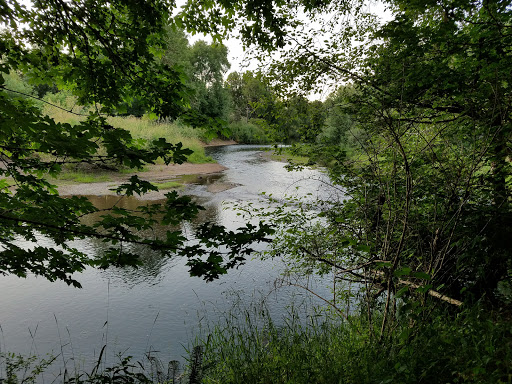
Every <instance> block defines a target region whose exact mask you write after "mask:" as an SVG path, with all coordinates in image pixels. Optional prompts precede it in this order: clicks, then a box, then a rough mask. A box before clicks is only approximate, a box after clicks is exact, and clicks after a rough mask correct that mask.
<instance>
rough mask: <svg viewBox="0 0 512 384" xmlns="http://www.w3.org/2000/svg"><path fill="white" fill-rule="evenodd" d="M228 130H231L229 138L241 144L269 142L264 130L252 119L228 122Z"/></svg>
mask: <svg viewBox="0 0 512 384" xmlns="http://www.w3.org/2000/svg"><path fill="white" fill-rule="evenodd" d="M229 130H230V131H231V137H230V139H233V140H235V141H237V142H238V143H241V144H269V143H270V142H271V140H270V138H269V137H268V135H267V134H266V132H265V130H264V129H263V128H262V127H261V126H260V125H258V124H255V123H254V122H252V121H248V122H244V121H235V122H233V123H231V124H229Z"/></svg>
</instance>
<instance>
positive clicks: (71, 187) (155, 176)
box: [52, 139, 237, 200]
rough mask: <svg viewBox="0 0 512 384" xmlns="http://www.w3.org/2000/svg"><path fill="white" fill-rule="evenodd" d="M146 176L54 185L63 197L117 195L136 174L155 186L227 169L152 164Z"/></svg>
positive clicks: (212, 165) (149, 197) (215, 143)
mask: <svg viewBox="0 0 512 384" xmlns="http://www.w3.org/2000/svg"><path fill="white" fill-rule="evenodd" d="M233 144H237V143H236V142H235V141H225V140H219V139H214V140H212V141H211V142H210V143H208V144H205V146H206V147H212V146H221V145H233ZM145 168H146V170H145V171H144V172H135V173H132V174H130V173H127V174H125V173H112V174H110V175H109V178H110V180H109V181H105V182H97V183H73V182H66V181H52V182H54V183H55V184H57V187H58V191H59V194H60V195H62V196H72V195H96V196H103V195H115V192H114V191H113V190H112V189H115V188H116V187H118V186H119V185H120V184H122V183H124V182H126V181H127V180H129V179H130V177H131V176H132V175H134V174H137V175H138V176H139V178H140V179H142V180H146V181H150V182H154V183H163V182H167V181H174V180H176V179H177V178H179V177H180V176H184V175H197V176H198V177H201V176H204V175H212V174H218V173H221V172H223V171H224V170H226V169H227V168H226V167H225V166H223V165H220V164H217V163H205V164H191V163H184V164H170V165H158V164H150V165H148V166H146V167H145ZM234 186H235V185H231V184H229V185H228V183H218V185H215V184H213V185H211V186H208V190H211V192H219V191H222V190H226V189H229V188H233V187H234ZM168 191H169V190H161V191H158V192H150V193H147V194H145V195H143V196H141V198H142V199H145V200H153V199H159V198H163V197H164V194H165V193H167V192H168Z"/></svg>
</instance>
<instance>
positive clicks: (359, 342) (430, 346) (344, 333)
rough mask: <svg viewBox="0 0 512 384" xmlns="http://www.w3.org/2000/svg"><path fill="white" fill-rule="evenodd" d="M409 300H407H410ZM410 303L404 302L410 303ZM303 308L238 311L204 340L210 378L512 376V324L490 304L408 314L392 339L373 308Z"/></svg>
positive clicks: (486, 379) (482, 379) (444, 379)
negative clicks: (375, 326) (341, 312)
mask: <svg viewBox="0 0 512 384" xmlns="http://www.w3.org/2000/svg"><path fill="white" fill-rule="evenodd" d="M404 304H405V303H404ZM404 307H405V305H402V306H401V308H404ZM300 310H302V311H304V310H305V309H303V308H295V309H294V310H293V312H291V313H289V314H288V315H287V316H286V318H285V319H281V321H282V322H284V324H283V325H277V324H276V323H275V322H274V321H273V320H272V318H271V317H270V316H269V314H268V313H266V312H265V310H262V309H261V308H257V309H256V308H250V309H245V310H244V311H241V312H236V313H231V314H230V316H228V317H226V320H225V321H224V322H223V323H221V324H218V325H217V326H216V327H215V328H214V329H212V330H209V332H210V334H209V336H208V338H205V340H204V348H205V354H204V360H203V365H204V367H205V369H204V375H203V381H202V382H203V383H297V384H300V383H304V384H308V383H329V384H331V383H347V384H348V383H368V384H370V383H411V384H416V383H462V382H464V383H489V384H491V383H508V382H510V380H511V375H512V370H511V367H510V364H509V362H510V359H511V358H512V355H511V353H512V352H511V351H512V349H511V348H510V342H508V343H506V342H504V340H510V336H511V330H510V327H509V326H508V324H507V319H505V318H501V317H500V316H499V315H496V314H489V313H488V312H487V311H485V310H484V309H482V308H475V309H473V310H471V311H462V312H461V313H459V314H457V315H455V316H454V315H453V314H449V313H446V312H443V311H442V310H441V311H440V310H434V312H433V313H431V314H429V316H428V317H429V319H430V321H428V322H419V323H417V324H414V326H413V325H412V324H410V323H407V322H404V323H402V324H400V325H398V328H397V329H396V332H394V333H393V334H392V335H390V338H387V339H386V340H385V341H384V342H379V341H377V340H376V339H374V338H372V337H371V334H370V333H369V330H368V324H367V323H366V322H365V320H364V317H365V316H358V315H352V316H350V317H349V319H348V320H347V321H340V318H339V317H338V316H334V317H333V315H332V314H331V315H328V314H326V313H324V314H320V313H317V314H313V315H312V316H311V317H309V318H308V320H307V322H305V321H304V320H303V319H301V316H299V314H298V313H299V311H300Z"/></svg>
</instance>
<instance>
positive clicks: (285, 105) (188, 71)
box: [6, 25, 353, 145]
mask: <svg viewBox="0 0 512 384" xmlns="http://www.w3.org/2000/svg"><path fill="white" fill-rule="evenodd" d="M165 33H166V34H165V44H166V46H165V48H164V49H162V50H161V51H159V52H158V53H157V54H156V60H158V61H159V62H160V63H162V64H164V65H167V66H169V67H174V66H178V67H180V68H181V69H183V79H182V80H183V82H184V83H185V84H186V85H187V86H188V87H189V89H188V92H189V94H190V103H191V107H192V108H193V109H194V110H196V111H197V112H198V113H199V114H201V115H202V116H203V118H205V119H210V120H209V121H217V122H218V124H219V127H221V128H219V131H218V132H217V133H218V134H219V135H220V137H221V138H225V139H233V140H235V141H237V142H239V143H242V144H270V143H285V144H292V143H298V142H306V143H314V142H320V141H323V142H325V141H326V140H327V141H329V142H332V143H337V144H344V145H346V144H348V143H349V142H350V141H351V140H353V138H352V139H351V138H350V137H349V136H350V135H348V134H346V133H348V132H346V131H347V129H348V127H349V118H348V116H347V115H346V114H345V113H343V112H340V110H339V108H338V107H337V104H340V103H342V102H343V100H342V96H341V90H338V91H337V92H333V93H332V94H331V95H329V96H328V98H327V99H326V100H325V101H320V100H316V101H310V100H309V99H308V98H306V97H305V96H304V95H301V94H295V95H289V96H286V95H285V96H283V95H282V94H280V92H279V91H278V89H276V87H274V86H273V85H272V83H271V79H270V78H269V77H268V76H265V75H264V74H263V73H261V72H259V71H249V70H248V71H244V72H241V73H239V72H230V71H229V69H230V66H231V65H230V63H229V60H228V48H227V47H226V46H225V45H223V44H222V43H207V42H205V41H203V40H197V41H196V42H194V43H193V44H191V43H190V42H189V38H188V36H187V34H186V32H185V31H184V30H183V29H179V28H177V27H176V26H175V25H171V26H168V27H166V32H165ZM29 79H30V74H27V73H23V72H21V71H18V72H12V73H10V74H9V75H8V76H7V77H6V86H7V87H8V88H9V89H10V90H12V91H18V92H20V93H19V94H18V95H25V96H27V97H28V98H29V99H30V98H32V97H36V98H38V99H42V100H44V101H45V102H47V103H50V104H55V105H57V106H60V107H66V108H68V107H75V108H76V107H77V104H76V100H71V101H70V100H69V99H72V93H71V92H70V91H69V90H68V89H66V88H63V87H60V88H59V87H58V86H57V84H55V83H41V84H36V85H33V84H31V83H30V80H29ZM342 88H343V87H342ZM32 101H33V102H34V103H35V104H36V105H39V106H40V107H44V104H42V103H40V102H38V101H37V99H32ZM149 112H150V111H149V109H148V108H147V106H145V105H144V104H143V103H141V102H140V100H139V99H138V98H137V97H134V98H131V100H129V101H126V102H123V103H121V104H120V105H119V106H118V107H116V108H115V110H112V111H111V112H110V114H111V115H113V116H134V117H138V118H141V117H143V116H144V115H145V114H148V113H149ZM178 119H179V117H178Z"/></svg>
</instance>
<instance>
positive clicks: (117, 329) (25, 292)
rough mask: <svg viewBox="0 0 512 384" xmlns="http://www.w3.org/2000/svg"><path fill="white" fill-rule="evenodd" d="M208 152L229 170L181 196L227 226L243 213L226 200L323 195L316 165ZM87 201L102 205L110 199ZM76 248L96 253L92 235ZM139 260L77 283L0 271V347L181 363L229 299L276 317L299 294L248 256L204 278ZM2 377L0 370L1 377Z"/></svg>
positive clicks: (74, 359) (70, 356) (269, 263)
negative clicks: (298, 168)
mask: <svg viewBox="0 0 512 384" xmlns="http://www.w3.org/2000/svg"><path fill="white" fill-rule="evenodd" d="M208 151H209V155H210V156H212V157H213V158H215V159H216V160H217V161H218V162H219V163H220V164H222V165H225V166H227V167H228V170H226V171H224V172H223V173H222V174H220V175H209V176H204V177H202V178H200V179H197V182H196V183H193V184H191V185H189V186H188V188H187V193H188V194H191V195H193V196H196V199H197V200H198V201H199V202H200V203H201V204H202V205H204V206H205V208H206V210H205V211H204V212H203V213H202V214H201V217H200V218H199V219H200V220H209V221H215V222H216V223H218V224H222V225H225V226H227V227H229V228H232V229H235V228H236V227H237V226H238V225H239V224H241V223H242V219H241V218H240V217H239V216H237V212H236V211H234V210H233V209H232V208H230V206H231V205H232V204H233V203H253V204H257V205H259V206H261V205H262V204H265V203H264V201H263V202H262V195H261V193H262V192H266V194H267V195H268V194H270V193H271V194H273V196H274V197H277V198H279V197H282V196H284V195H285V194H302V195H304V196H305V195H306V194H307V193H310V194H311V195H309V198H313V199H314V198H317V197H318V196H320V197H325V196H326V193H331V191H329V190H328V189H327V187H326V184H325V183H324V181H325V176H324V175H323V174H322V173H321V172H320V171H318V170H304V171H302V172H288V171H287V170H286V169H285V168H284V165H285V164H284V163H281V162H276V161H272V160H270V159H269V158H268V156H263V155H262V152H261V150H260V147H258V146H242V145H235V146H226V147H214V148H208ZM212 185H230V186H232V188H230V189H225V190H223V189H224V188H217V189H216V188H212V187H211V186H212ZM297 187H298V188H297ZM211 191H214V192H211ZM91 198H92V199H93V200H94V201H95V203H96V204H98V205H101V204H103V203H108V199H110V198H111V197H105V196H103V197H97V196H96V197H91ZM133 203H138V202H136V201H131V202H130V200H129V199H127V200H126V204H128V205H129V204H133ZM40 241H41V242H44V241H45V239H43V238H42V239H40ZM76 245H77V247H78V248H80V249H81V250H85V251H87V252H98V250H99V249H101V243H100V242H95V241H88V242H85V241H82V242H77V243H76ZM144 259H145V265H144V266H143V267H142V268H139V269H132V268H110V269H108V270H104V271H100V270H96V269H91V268H90V269H87V270H86V271H85V272H84V273H82V274H80V275H79V276H78V280H79V281H80V282H81V284H82V286H83V288H82V289H76V288H72V287H69V286H67V285H66V284H65V283H62V282H53V283H52V282H48V281H46V280H45V279H42V278H36V277H34V276H29V277H28V278H26V279H21V278H17V277H14V276H5V277H0V292H1V294H0V326H1V329H0V333H1V334H0V351H1V352H5V351H10V352H15V353H22V354H25V355H32V354H37V355H38V356H43V355H44V354H46V353H51V354H54V355H57V354H60V355H59V358H58V360H57V362H56V364H57V366H61V367H62V366H63V365H66V366H67V367H69V366H79V367H84V369H87V367H90V366H91V364H92V363H93V362H94V361H95V360H96V359H97V358H98V355H99V352H100V350H101V349H102V348H103V346H104V345H106V346H107V347H106V352H107V353H106V356H107V360H108V361H107V364H112V363H115V362H116V361H117V360H116V358H115V356H116V354H123V355H124V356H128V355H130V356H133V357H134V359H135V360H139V359H142V358H143V357H144V356H145V354H146V353H148V352H149V351H157V352H158V356H159V357H160V359H161V360H162V361H169V360H173V359H177V360H183V357H182V356H184V355H186V353H185V351H184V348H183V346H184V345H185V346H186V345H188V344H189V342H191V341H192V340H193V339H194V337H195V336H196V335H197V334H198V333H199V331H200V328H201V326H202V325H203V324H204V323H205V322H206V321H209V322H215V320H216V319H218V318H219V316H222V313H224V312H226V311H229V309H230V308H231V307H232V306H233V303H235V302H240V301H242V302H250V301H253V300H259V299H260V298H261V297H265V298H266V299H265V300H266V304H267V306H268V307H269V309H270V310H271V312H272V314H273V315H275V316H276V317H277V318H278V317H279V316H281V315H284V314H286V312H287V307H288V306H289V305H290V304H291V303H292V302H293V301H294V300H301V298H303V297H305V296H307V294H306V292H304V291H302V290H301V289H299V288H293V287H284V288H280V289H277V290H275V289H274V287H273V283H274V281H275V280H276V279H277V278H279V276H280V275H281V273H282V272H283V271H284V265H283V264H282V262H281V261H280V260H264V261H262V260H260V259H257V258H256V259H251V260H248V262H247V263H246V264H245V265H244V266H242V267H240V268H239V269H238V270H232V271H230V272H229V273H228V275H226V276H223V277H221V278H220V279H218V280H217V281H214V282H211V283H206V282H204V281H203V280H201V279H199V278H192V277H189V275H188V271H187V267H186V265H185V260H183V259H179V258H174V259H173V258H161V257H159V256H156V255H154V254H145V255H144ZM320 289H323V288H322V287H320ZM326 292H327V291H326ZM0 369H2V368H0ZM3 374H4V372H2V371H1V370H0V377H1V376H2V375H3Z"/></svg>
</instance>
